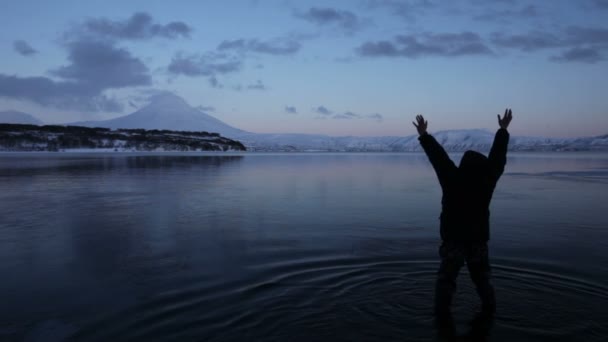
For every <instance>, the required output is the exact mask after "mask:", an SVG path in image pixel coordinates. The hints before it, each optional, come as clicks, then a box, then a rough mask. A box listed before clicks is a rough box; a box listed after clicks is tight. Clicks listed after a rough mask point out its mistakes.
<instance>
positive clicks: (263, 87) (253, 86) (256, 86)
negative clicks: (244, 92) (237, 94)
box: [247, 80, 266, 90]
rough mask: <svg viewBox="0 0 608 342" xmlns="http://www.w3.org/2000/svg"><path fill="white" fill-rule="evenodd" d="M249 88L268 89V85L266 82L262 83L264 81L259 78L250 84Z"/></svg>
mask: <svg viewBox="0 0 608 342" xmlns="http://www.w3.org/2000/svg"><path fill="white" fill-rule="evenodd" d="M247 89H250V90H266V86H265V85H264V83H262V81H260V80H257V82H256V83H254V84H250V85H248V86H247Z"/></svg>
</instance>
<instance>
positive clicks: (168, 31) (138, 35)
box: [77, 12, 192, 40]
mask: <svg viewBox="0 0 608 342" xmlns="http://www.w3.org/2000/svg"><path fill="white" fill-rule="evenodd" d="M77 30H78V31H84V32H85V33H89V34H93V35H95V36H98V37H104V38H111V39H124V40H144V39H150V38H154V37H162V38H169V39H174V38H179V37H189V36H190V33H191V32H192V28H191V27H190V26H188V25H187V24H186V23H184V22H181V21H173V22H170V23H168V24H166V25H162V24H159V23H155V22H154V19H153V18H152V16H150V15H149V14H148V13H145V12H136V13H134V14H133V15H132V16H131V17H130V18H128V19H125V20H110V19H107V18H91V19H88V20H86V21H85V22H84V23H83V24H82V25H80V26H79V27H78V28H77ZM77 33H80V32H77Z"/></svg>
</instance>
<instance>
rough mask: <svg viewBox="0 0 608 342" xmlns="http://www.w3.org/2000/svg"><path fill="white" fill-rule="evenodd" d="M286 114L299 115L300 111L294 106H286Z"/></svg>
mask: <svg viewBox="0 0 608 342" xmlns="http://www.w3.org/2000/svg"><path fill="white" fill-rule="evenodd" d="M285 113H289V114H298V110H297V109H296V107H294V106H285Z"/></svg>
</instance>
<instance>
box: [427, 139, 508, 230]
mask: <svg viewBox="0 0 608 342" xmlns="http://www.w3.org/2000/svg"><path fill="white" fill-rule="evenodd" d="M418 139H419V140H420V144H421V145H422V148H423V149H424V152H426V155H427V156H428V157H429V160H430V161H431V164H432V165H433V168H434V169H435V172H436V173H437V177H438V178H439V183H440V184H441V189H442V190H443V198H442V199H441V207H442V208H441V209H442V210H441V216H440V222H441V238H442V239H443V240H444V241H457V242H479V241H488V240H489V239H490V210H489V207H490V200H491V199H492V194H493V193H494V188H495V187H496V182H498V179H499V178H500V176H501V175H502V173H503V171H504V169H505V164H506V163H507V145H508V143H509V132H507V130H506V129H502V128H501V129H499V130H498V132H496V136H495V137H494V143H493V144H492V149H491V150H490V155H489V157H487V158H486V157H485V156H484V155H482V154H481V153H478V152H475V151H467V152H465V154H464V155H463V156H462V160H461V161H460V166H458V167H456V165H455V164H454V162H453V161H452V160H451V159H450V157H449V156H448V154H447V153H446V152H445V150H444V149H443V147H441V145H440V144H439V143H438V142H437V140H435V138H433V136H431V135H429V134H426V135H423V136H420V137H419V138H418Z"/></svg>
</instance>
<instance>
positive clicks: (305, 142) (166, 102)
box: [72, 92, 608, 152]
mask: <svg viewBox="0 0 608 342" xmlns="http://www.w3.org/2000/svg"><path fill="white" fill-rule="evenodd" d="M72 125H82V126H89V127H107V128H114V129H117V128H144V129H169V130H178V131H179V130H182V131H207V132H215V133H219V134H221V135H222V136H224V137H227V138H231V139H235V140H238V141H240V142H242V143H243V144H244V145H245V146H246V147H247V149H248V150H249V151H353V152H354V151H361V152H363V151H368V152H401V151H420V150H421V147H420V143H419V142H418V139H417V136H415V135H410V136H405V137H399V136H384V137H354V136H345V137H334V136H327V135H320V134H269V133H252V132H247V131H243V130H240V129H238V128H235V127H232V126H230V125H228V124H226V123H224V122H222V121H220V120H218V119H216V118H214V117H213V116H211V115H208V114H206V113H204V112H203V111H201V110H199V109H197V108H194V107H192V106H190V105H188V103H186V101H184V100H183V99H182V98H181V97H179V96H177V95H175V94H172V93H169V92H165V93H161V94H159V95H156V96H154V97H153V98H152V99H151V101H150V103H149V104H148V105H147V106H145V107H143V108H141V109H139V110H138V111H136V112H134V113H132V114H129V115H126V116H122V117H118V118H115V119H111V120H105V121H88V122H77V123H73V124H72ZM433 135H434V136H435V138H436V139H437V140H438V141H439V142H440V143H441V144H442V145H443V146H444V148H445V149H446V150H448V151H465V150H468V149H472V150H477V151H488V150H489V149H490V147H491V145H492V141H493V139H494V132H490V131H486V130H481V129H471V130H451V131H441V132H436V133H434V134H433ZM509 148H510V150H512V151H560V150H608V135H606V136H600V137H587V138H578V139H555V138H542V137H521V136H512V137H511V140H510V142H509Z"/></svg>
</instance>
